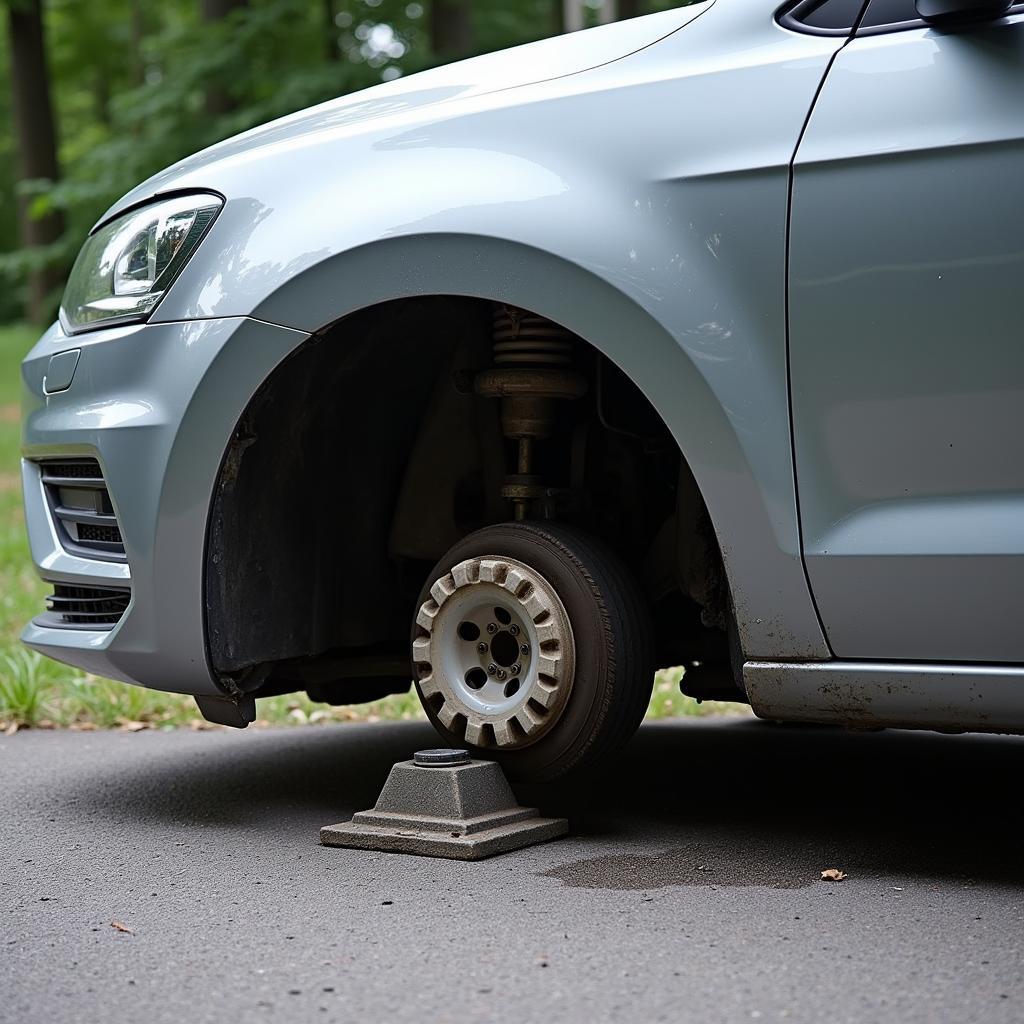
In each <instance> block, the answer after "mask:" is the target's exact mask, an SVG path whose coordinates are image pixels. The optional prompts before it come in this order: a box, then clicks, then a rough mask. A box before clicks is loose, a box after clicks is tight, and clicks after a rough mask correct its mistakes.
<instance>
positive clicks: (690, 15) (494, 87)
mask: <svg viewBox="0 0 1024 1024" xmlns="http://www.w3.org/2000/svg"><path fill="white" fill-rule="evenodd" d="M711 2H713V0H709V2H706V3H699V4H693V5H691V6H689V7H682V8H675V9H674V10H670V11H663V12H661V13H659V14H651V15H648V16H646V17H643V18H633V19H630V20H629V21H622V22H616V23H615V24H611V25H602V26H600V27H598V28H593V29H588V30H587V31H583V32H573V33H569V34H566V35H560V36H555V37H553V38H551V39H542V40H540V41H539V42H536V43H527V44H526V45H525V46H516V47H512V48H511V49H508V50H499V51H498V52H497V53H488V54H485V55H483V56H481V57H473V58H471V59H469V60H463V61H459V62H457V63H455V64H447V65H445V66H444V67H439V68H434V69H432V70H430V71H421V72H420V73H418V74H415V75H409V76H408V77H407V78H399V79H397V80H396V81H394V82H387V83H385V84H382V85H377V86H373V87H372V88H369V89H364V90H362V91H361V92H357V93H352V94H349V95H347V96H343V97H340V98H339V99H335V100H328V101H327V102H326V103H321V104H318V105H317V106H315V107H310V108H309V109H307V110H302V111H299V112H298V113H296V114H290V115H288V116H287V117H282V118H279V119H278V120H276V121H271V122H269V123H268V124H265V125H262V126H260V127H258V128H252V129H250V130H249V131H247V132H244V133H242V134H241V135H236V136H234V137H233V138H230V139H227V140H225V141H224V142H219V143H217V144H216V145H214V146H210V147H209V148H208V149H205V150H202V151H201V152H199V153H197V154H195V156H190V157H187V158H186V159H184V160H181V161H179V162H178V163H176V164H173V165H172V166H171V167H169V168H167V169H166V170H164V171H161V172H160V173H158V174H156V175H154V176H153V177H152V178H150V179H148V180H147V181H145V182H144V183H143V184H141V185H139V186H138V187H137V188H135V189H133V190H132V191H131V192H129V193H128V194H127V195H126V196H124V197H123V198H122V199H121V200H119V201H118V202H117V203H115V204H114V205H113V206H112V207H111V208H110V209H109V210H108V211H107V212H106V213H105V214H104V216H103V217H102V218H101V221H100V223H102V222H103V221H106V220H109V219H110V217H112V216H114V215H116V214H117V213H119V212H120V211H122V210H124V209H127V208H128V207H130V206H134V205H136V204H138V203H140V202H143V201H145V200H146V199H149V198H151V197H153V196H155V195H158V194H160V193H163V192H168V191H171V190H172V189H175V188H178V187H195V186H194V184H193V182H194V181H195V175H196V172H201V171H202V170H203V169H204V168H207V167H210V166H211V165H213V164H217V163H220V162H222V161H225V160H229V159H231V158H232V157H235V156H238V155H240V154H245V156H246V157H247V158H251V157H252V155H253V152H254V151H255V150H259V149H261V148H263V147H267V146H271V145H274V146H276V145H280V144H281V143H285V144H287V143H289V142H299V141H301V140H302V139H303V138H304V137H306V136H309V135H317V134H321V133H324V132H332V131H335V130H341V129H345V128H348V127H351V126H356V125H358V124H360V123H361V122H370V121H374V122H375V121H379V120H380V119H382V118H387V117H389V116H395V115H403V114H406V113H408V112H409V111H411V110H414V109H416V108H420V107H427V106H433V105H436V104H439V103H446V102H451V101H453V100H460V99H466V98H468V97H472V96H480V95H484V94H487V93H493V92H500V91H503V90H506V89H514V88H517V87H519V86H524V85H534V84H536V83H538V82H544V81H549V80H551V79H556V78H565V77H567V76H569V75H576V74H579V73H580V72H583V71H589V70H591V69H592V68H596V67H600V66H601V65H603V64H608V63H611V62H612V61H615V60H619V59H620V58H622V57H626V56H628V55H629V54H631V53H635V52H636V51H637V50H641V49H643V48H644V47H646V46H650V45H651V44H652V43H656V42H658V40H660V39H663V38H664V37H665V36H667V35H671V34H672V33H673V32H675V31H677V30H678V29H680V28H682V27H683V26H684V25H686V24H688V23H689V22H691V21H693V19H694V18H696V17H697V16H698V15H699V14H701V13H702V12H703V11H704V10H706V9H707V8H708V7H709V6H711ZM185 178H188V179H189V180H188V181H183V180H182V179H185Z"/></svg>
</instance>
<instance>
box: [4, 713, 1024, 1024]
mask: <svg viewBox="0 0 1024 1024" xmlns="http://www.w3.org/2000/svg"><path fill="white" fill-rule="evenodd" d="M435 742H436V741H435V737H434V734H433V733H432V732H431V730H430V729H429V728H427V727H425V726H422V725H419V724H390V723H389V724H376V725H337V726H327V727H322V728H312V727H310V728H296V729H286V730H274V731H259V732H257V731H252V730H250V731H248V732H244V733H234V732H227V731H224V732H209V733H187V732H173V733H138V734H128V733H47V732H39V733H33V732H22V733H18V734H16V735H14V736H11V737H5V738H0V778H2V782H3V784H2V786H0V858H2V859H0V1021H3V1022H8V1021H9V1022H12V1024H13V1022H17V1024H33V1022H46V1024H62V1022H70V1021H82V1022H89V1024H95V1022H101V1021H102V1022H106V1021H115V1020H144V1021H146V1022H147V1024H159V1022H163V1021H167V1022H190V1024H191V1022H203V1021H217V1022H222V1021H226V1020H235V1021H245V1022H248V1021H255V1022H259V1021H263V1020H267V1021H293V1020H294V1021H309V1020H316V1021H351V1020H353V1019H354V1018H361V1019H365V1020H368V1021H389V1022H391V1021H395V1022H405V1021H410V1022H413V1021H415V1022H416V1024H422V1022H429V1024H441V1022H448V1021H451V1022H475V1021H496V1020H498V1021H506V1020H507V1021H517V1022H518V1021H545V1022H550V1021H582V1022H587V1024H593V1022H595V1021H645V1022H646V1021H660V1020H666V1021H668V1020H671V1021H700V1022H712V1021H751V1020H761V1021H776V1020H778V1021H782V1020H785V1021H814V1022H818V1021H829V1022H842V1021H886V1022H889V1021H950V1022H956V1024H965V1022H969V1021H985V1022H987V1024H995V1022H1002V1021H1007V1022H1010V1021H1013V1022H1018V1021H1020V1020H1021V1019H1022V1017H1024V1010H1022V1005H1024V1004H1022V999H1024V917H1022V911H1024V896H1022V880H1021V875H1022V872H1024V857H1022V852H1024V844H1022V840H1021V836H1020V832H1021V830H1020V828H1019V826H1020V817H1021V800H1020V780H1021V777H1022V769H1024V740H1021V739H1016V738H1006V737H985V736H961V737H944V736H936V735H930V734H914V733H899V732H883V733H848V732H843V731H840V730H834V729H816V728H791V727H781V726H775V725H769V724H766V723H760V722H756V721H753V720H746V719H736V720H719V721H708V720H696V721H682V722H667V723H651V724H648V725H645V726H644V727H643V729H642V730H641V731H640V733H639V734H638V735H637V737H636V739H635V740H634V741H633V743H632V744H631V745H630V747H629V748H628V750H627V752H626V753H625V754H624V755H623V756H622V757H621V759H620V760H619V761H618V762H617V764H616V765H614V766H612V767H611V768H610V769H608V770H607V771H605V772H604V773H603V774H602V775H600V776H597V777H588V778H583V779H579V780H576V781H570V782H565V783H562V784H558V785H552V786H549V787H546V788H542V789H534V790H532V791H530V790H526V789H520V790H519V795H520V797H521V799H523V801H524V802H529V803H536V804H539V806H540V807H541V808H542V810H543V811H544V812H546V813H550V814H562V815H566V816H567V817H568V818H569V819H570V825H571V828H572V833H571V835H570V836H569V837H568V838H566V839H561V840H558V841H555V842H552V843H548V844H546V845H543V846H538V847H534V848H531V849H528V850H523V851H520V852H516V853H512V854H508V855H505V856H500V857H496V858H494V859H491V860H487V861H482V862H478V863H461V862H455V861H443V860H432V859H424V858H415V857H408V856H403V855H396V854H378V853H369V852H362V851H355V850H340V849H328V848H325V847H321V846H320V845H319V844H318V841H317V831H318V829H319V827H320V826H321V825H324V824H329V823H333V822H336V821H340V820H342V819H344V818H347V817H348V816H350V815H351V814H352V813H353V812H354V811H356V810H359V809H362V808H364V807H368V806H370V805H372V804H373V802H374V799H375V797H376V794H377V791H378V790H379V788H380V786H381V784H382V783H383V781H384V778H385V776H386V774H387V770H388V768H389V766H390V765H391V763H392V762H393V761H395V760H398V759H404V758H406V757H408V756H409V755H410V753H411V752H412V751H413V750H415V749H418V748H421V747H424V746H432V745H435ZM830 867H836V868H839V869H841V870H842V871H844V872H846V874H847V876H848V877H847V878H846V879H845V880H844V881H841V882H824V881H821V880H820V873H821V871H822V870H823V869H825V868H830ZM112 922H118V924H119V925H120V926H121V927H123V928H125V929H128V930H127V931H121V930H119V929H118V928H117V927H115V926H113V925H112Z"/></svg>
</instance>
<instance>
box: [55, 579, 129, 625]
mask: <svg viewBox="0 0 1024 1024" xmlns="http://www.w3.org/2000/svg"><path fill="white" fill-rule="evenodd" d="M130 597H131V591H128V590H108V589H106V588H104V587H81V586H69V585H67V584H64V583H55V584H54V585H53V594H52V595H51V596H50V597H48V598H47V599H46V608H47V612H48V613H49V614H48V615H47V619H48V620H49V623H50V624H52V625H75V626H95V627H96V628H97V629H104V628H105V627H107V626H113V625H114V624H115V623H117V622H118V621H119V620H120V618H121V616H122V615H124V613H125V609H126V608H127V607H128V600H129V598H130ZM55 620H57V621H55Z"/></svg>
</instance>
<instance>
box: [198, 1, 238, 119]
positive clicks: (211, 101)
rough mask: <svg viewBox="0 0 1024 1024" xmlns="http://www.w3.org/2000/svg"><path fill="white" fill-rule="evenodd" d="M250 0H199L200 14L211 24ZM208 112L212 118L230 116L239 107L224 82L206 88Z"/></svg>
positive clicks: (210, 84)
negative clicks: (220, 115) (222, 115)
mask: <svg viewBox="0 0 1024 1024" xmlns="http://www.w3.org/2000/svg"><path fill="white" fill-rule="evenodd" d="M247 3H248V0H199V13H200V15H201V17H202V19H203V21H205V22H208V23H211V22H217V21H220V20H221V19H223V18H226V17H227V16H228V15H229V14H230V13H231V12H232V11H237V10H239V9H240V8H242V7H245V6H246V5H247ZM204 106H205V107H206V112H207V114H209V115H210V116H211V117H217V116H218V115H219V114H229V113H230V112H231V111H232V110H234V109H235V108H236V107H237V106H238V101H237V100H236V99H235V98H234V97H233V96H232V95H231V94H230V93H229V92H228V90H227V89H226V88H225V86H224V83H223V82H210V83H209V84H208V85H207V87H206V96H205V101H204Z"/></svg>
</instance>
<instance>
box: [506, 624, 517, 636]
mask: <svg viewBox="0 0 1024 1024" xmlns="http://www.w3.org/2000/svg"><path fill="white" fill-rule="evenodd" d="M508 631H509V632H510V633H511V634H512V635H513V636H519V627H518V626H517V625H516V624H515V623H514V622H513V623H512V625H511V626H509V627H508Z"/></svg>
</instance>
